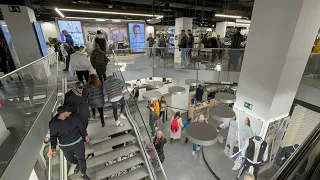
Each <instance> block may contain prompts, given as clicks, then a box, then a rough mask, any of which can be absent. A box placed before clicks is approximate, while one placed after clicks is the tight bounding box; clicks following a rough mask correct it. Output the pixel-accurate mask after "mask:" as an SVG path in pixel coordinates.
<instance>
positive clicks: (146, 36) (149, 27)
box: [144, 26, 154, 40]
mask: <svg viewBox="0 0 320 180" xmlns="http://www.w3.org/2000/svg"><path fill="white" fill-rule="evenodd" d="M149 33H151V34H152V37H154V27H153V26H146V31H145V36H144V37H145V38H146V39H147V38H148V37H149ZM146 39H145V40H146Z"/></svg>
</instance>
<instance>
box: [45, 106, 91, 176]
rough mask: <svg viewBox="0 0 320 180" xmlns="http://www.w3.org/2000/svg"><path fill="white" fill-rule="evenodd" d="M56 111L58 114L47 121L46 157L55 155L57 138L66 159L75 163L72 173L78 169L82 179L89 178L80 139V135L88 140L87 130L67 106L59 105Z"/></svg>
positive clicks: (75, 172) (83, 148)
mask: <svg viewBox="0 0 320 180" xmlns="http://www.w3.org/2000/svg"><path fill="white" fill-rule="evenodd" d="M57 111H58V114H57V115H55V116H54V118H53V119H52V120H51V121H50V122H49V129H50V141H51V151H50V152H49V153H48V157H49V158H52V156H55V155H56V153H57V151H56V146H57V144H58V141H57V140H59V147H60V149H61V150H62V152H63V154H64V156H65V157H66V159H67V160H68V161H69V162H70V163H72V164H76V165H77V166H76V168H75V169H74V174H77V173H78V172H79V170H80V171H81V177H82V179H84V180H90V178H89V177H88V176H87V174H86V170H87V165H86V159H85V147H84V144H83V141H82V137H85V141H86V142H89V136H88V134H87V131H86V130H85V128H84V127H83V126H82V124H81V123H80V121H79V117H78V116H77V115H76V114H71V110H70V108H69V107H68V106H64V105H63V106H60V107H59V108H58V110H57Z"/></svg>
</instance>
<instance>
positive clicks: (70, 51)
mask: <svg viewBox="0 0 320 180" xmlns="http://www.w3.org/2000/svg"><path fill="white" fill-rule="evenodd" d="M62 33H63V35H64V36H65V37H66V43H67V44H68V45H69V49H68V50H67V52H68V56H67V58H66V68H65V69H64V70H63V71H69V65H70V56H71V54H73V53H74V49H73V46H74V43H73V39H72V36H71V35H70V34H69V33H68V31H67V30H63V31H62Z"/></svg>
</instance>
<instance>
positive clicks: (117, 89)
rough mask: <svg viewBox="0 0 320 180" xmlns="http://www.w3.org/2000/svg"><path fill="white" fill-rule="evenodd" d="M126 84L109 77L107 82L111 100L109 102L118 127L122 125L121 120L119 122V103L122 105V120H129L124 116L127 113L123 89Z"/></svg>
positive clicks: (106, 85) (107, 91)
mask: <svg viewBox="0 0 320 180" xmlns="http://www.w3.org/2000/svg"><path fill="white" fill-rule="evenodd" d="M123 84H124V82H123V81H121V80H119V79H117V78H115V77H113V76H108V77H107V80H106V84H105V87H106V95H107V96H108V98H109V101H110V102H111V105H112V110H113V117H114V120H115V121H116V125H117V126H119V125H120V124H121V122H120V120H118V103H119V104H120V108H121V110H120V118H121V119H124V120H126V119H127V118H126V117H125V115H124V111H125V101H124V97H123V94H122V87H123Z"/></svg>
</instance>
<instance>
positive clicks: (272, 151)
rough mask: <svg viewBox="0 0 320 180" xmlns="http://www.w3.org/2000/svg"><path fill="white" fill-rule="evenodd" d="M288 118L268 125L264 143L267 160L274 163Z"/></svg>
mask: <svg viewBox="0 0 320 180" xmlns="http://www.w3.org/2000/svg"><path fill="white" fill-rule="evenodd" d="M288 120H289V117H286V118H282V119H278V120H275V121H273V122H270V123H269V126H268V130H267V134H266V138H265V141H266V142H267V143H268V146H269V150H268V154H269V157H268V160H269V162H274V160H275V157H276V155H277V152H278V150H279V148H280V145H281V142H282V139H283V137H284V134H285V132H286V129H287V127H288Z"/></svg>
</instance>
